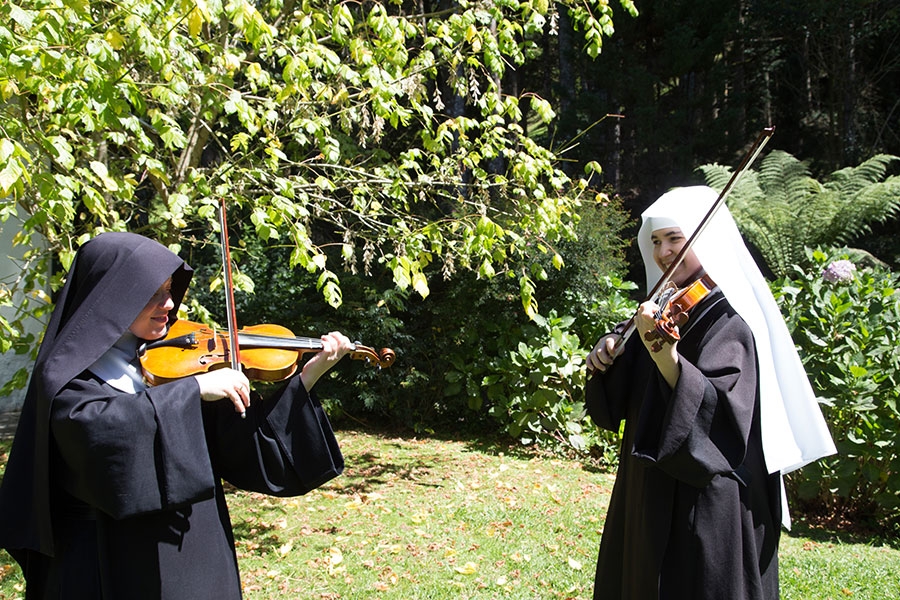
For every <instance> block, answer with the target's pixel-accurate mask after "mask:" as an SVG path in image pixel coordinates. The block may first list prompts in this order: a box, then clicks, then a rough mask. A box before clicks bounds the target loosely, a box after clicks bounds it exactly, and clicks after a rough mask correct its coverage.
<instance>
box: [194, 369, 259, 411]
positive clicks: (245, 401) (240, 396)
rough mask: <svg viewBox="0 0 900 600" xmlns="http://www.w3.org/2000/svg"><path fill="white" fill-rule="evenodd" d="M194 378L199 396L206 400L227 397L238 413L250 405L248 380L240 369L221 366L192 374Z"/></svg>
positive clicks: (210, 400) (211, 400) (212, 400)
mask: <svg viewBox="0 0 900 600" xmlns="http://www.w3.org/2000/svg"><path fill="white" fill-rule="evenodd" d="M194 379H196V380H197V385H199V386H200V398H201V399H203V400H204V401H206V402H214V401H216V400H222V399H223V398H228V400H230V401H231V403H232V404H234V409H235V412H237V413H239V414H244V413H245V412H246V410H247V408H248V407H249V406H250V381H249V380H248V379H247V376H246V375H244V374H243V373H241V372H240V371H235V370H234V369H232V368H229V367H223V368H221V369H214V370H212V371H207V372H206V373H200V374H199V375H194Z"/></svg>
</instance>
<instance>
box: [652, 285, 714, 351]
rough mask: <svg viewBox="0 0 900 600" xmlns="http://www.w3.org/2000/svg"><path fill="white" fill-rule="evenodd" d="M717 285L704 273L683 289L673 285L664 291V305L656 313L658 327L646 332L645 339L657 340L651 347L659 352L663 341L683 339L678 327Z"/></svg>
mask: <svg viewBox="0 0 900 600" xmlns="http://www.w3.org/2000/svg"><path fill="white" fill-rule="evenodd" d="M715 287H716V282H715V281H713V280H712V278H711V277H710V276H709V275H706V274H704V275H703V276H702V277H700V278H699V279H697V280H696V281H694V282H693V283H691V284H689V285H686V286H685V287H683V288H681V289H677V288H674V287H672V288H669V289H667V290H664V291H663V295H662V297H663V300H662V301H661V302H662V306H660V310H659V312H658V313H657V314H656V329H653V330H651V331H648V332H647V333H645V334H644V339H645V340H647V341H648V342H653V341H655V343H654V344H653V346H652V347H651V349H652V350H653V351H654V352H659V350H660V349H661V348H662V344H663V342H669V343H671V344H674V343H675V342H677V341H678V340H680V339H681V335H680V334H679V332H678V328H679V327H682V326H683V325H684V324H685V323H687V321H688V318H689V317H690V311H691V310H692V309H693V308H694V307H695V306H697V304H699V303H700V301H701V300H703V299H704V298H706V297H707V296H708V295H709V294H710V292H712V291H713V289H714V288H715ZM667 292H668V293H667Z"/></svg>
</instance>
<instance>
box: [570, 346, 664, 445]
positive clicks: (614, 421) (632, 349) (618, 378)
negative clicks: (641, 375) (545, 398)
mask: <svg viewBox="0 0 900 600" xmlns="http://www.w3.org/2000/svg"><path fill="white" fill-rule="evenodd" d="M639 345H640V340H638V339H637V338H636V337H634V336H632V337H631V338H630V339H629V340H628V341H627V342H626V343H625V348H624V351H623V352H622V354H621V355H620V356H619V357H618V358H616V360H615V361H614V362H613V364H612V365H610V367H609V368H608V369H607V370H606V371H605V372H603V373H600V372H599V371H596V372H594V373H593V374H588V377H587V382H586V383H585V388H584V396H585V398H584V401H585V410H587V413H588V415H590V417H591V420H593V421H594V423H595V424H596V425H597V426H598V427H601V428H603V429H608V430H609V431H615V432H617V431H619V426H620V424H621V422H622V420H623V419H625V418H626V416H627V412H628V404H629V402H630V401H631V397H632V396H633V395H634V393H635V385H634V384H635V381H636V380H637V379H638V378H637V377H635V373H636V372H637V371H641V372H646V371H647V370H648V369H649V368H650V365H648V364H641V363H649V362H650V361H649V359H648V360H642V359H644V358H645V357H644V356H643V355H642V354H641V352H639V351H640V350H643V348H642V347H639ZM643 354H646V352H644V353H643Z"/></svg>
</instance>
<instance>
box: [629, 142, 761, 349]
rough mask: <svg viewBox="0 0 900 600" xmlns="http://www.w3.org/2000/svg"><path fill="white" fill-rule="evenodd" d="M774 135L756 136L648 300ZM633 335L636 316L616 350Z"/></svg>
mask: <svg viewBox="0 0 900 600" xmlns="http://www.w3.org/2000/svg"><path fill="white" fill-rule="evenodd" d="M774 133H775V127H774V126H769V127H766V128H765V129H763V130H762V131H761V132H760V133H759V135H758V136H756V140H755V141H754V142H753V145H752V146H751V147H750V150H749V151H748V152H747V154H746V155H745V156H744V159H743V160H742V161H741V164H740V165H739V166H738V168H737V170H736V171H735V172H734V173H732V175H731V178H730V179H729V180H728V183H727V184H725V187H724V188H722V191H721V192H719V196H718V198H716V201H715V202H713V204H712V206H711V207H710V209H709V210H708V211H707V213H706V215H704V217H703V219H702V220H701V221H700V224H699V225H698V226H697V229H695V230H694V233H692V234H691V236H690V237H689V238H688V240H687V241H686V242H685V243H684V246H683V247H682V248H681V250H680V251H679V252H678V254H677V255H675V260H673V261H672V264H670V265H669V267H668V268H667V269H666V271H665V273H663V274H662V277H660V278H659V281H657V282H656V285H654V286H653V289H652V290H650V293H649V294H647V300H650V299H651V298H655V297H656V295H657V294H658V293H659V292H660V290H662V289H663V288H664V287H665V286H667V285H668V284H669V281H671V279H672V274H673V273H674V272H675V269H677V268H678V267H679V266H680V265H681V263H682V261H683V260H684V257H685V256H686V255H687V253H688V252H689V251H690V249H691V247H692V246H693V245H694V242H695V241H696V240H697V237H698V236H699V235H700V234H701V233H703V230H704V229H706V226H707V225H709V222H710V221H712V218H713V217H714V216H715V215H716V213H717V212H718V211H719V209H720V208H721V207H722V205H723V204H725V198H727V197H728V194H730V193H731V190H733V189H734V187H735V186H736V185H737V183H738V181H740V179H741V177H743V176H744V173H746V172H747V171H748V170H749V169H750V166H751V165H752V164H753V163H754V162H755V161H756V158H757V157H758V156H759V154H760V152H762V150H763V148H764V147H765V145H766V143H767V142H768V141H769V138H771V137H772V134H774ZM645 301H646V300H645ZM632 333H634V316H632V317H631V318H630V319H629V320H628V322H627V323H626V324H625V328H624V329H623V330H622V334H621V337H620V338H619V339H618V340H617V341H616V344H615V348H616V349H618V347H619V346H621V345H622V344H624V343H625V342H626V341H627V340H628V338H629V337H631V334H632Z"/></svg>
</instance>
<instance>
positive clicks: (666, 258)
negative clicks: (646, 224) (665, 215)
mask: <svg viewBox="0 0 900 600" xmlns="http://www.w3.org/2000/svg"><path fill="white" fill-rule="evenodd" d="M650 241H651V242H652V243H653V260H654V261H655V262H656V266H658V267H659V268H660V269H661V270H662V271H663V272H664V273H665V271H666V269H668V268H669V265H671V264H672V262H673V261H674V260H675V257H676V256H678V253H679V252H681V249H682V248H683V247H684V245H685V243H687V238H685V237H684V234H683V233H682V232H681V229H680V228H678V227H666V228H663V229H657V230H655V231H654V232H653V233H652V234H650ZM702 269H703V265H701V264H700V261H699V260H698V259H697V255H696V254H694V251H693V250H688V252H687V254H685V255H684V258H683V259H682V261H681V264H680V265H678V268H676V269H675V271H674V272H673V273H672V283H674V284H675V285H677V286H678V287H681V286H683V285H684V284H686V283H690V282H692V281H693V280H694V279H695V278H696V276H697V274H698V273H700V272H701V271H702Z"/></svg>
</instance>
